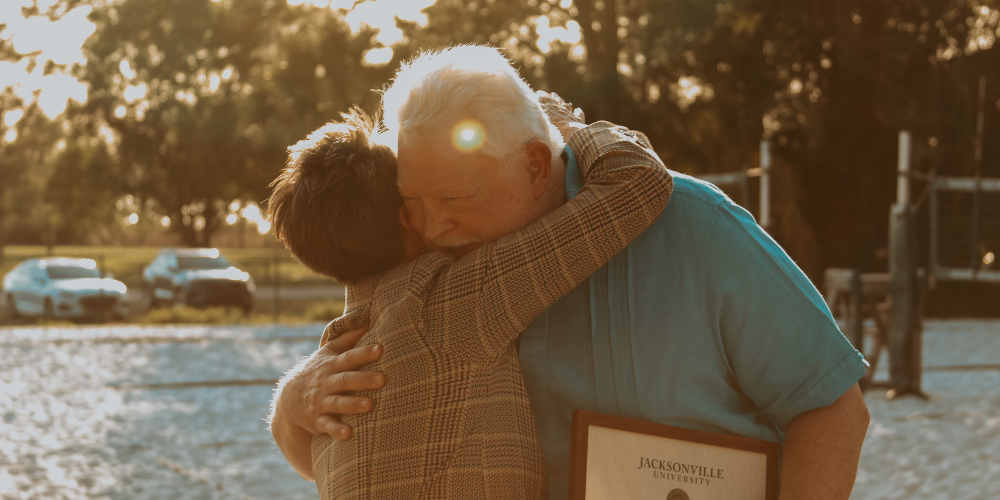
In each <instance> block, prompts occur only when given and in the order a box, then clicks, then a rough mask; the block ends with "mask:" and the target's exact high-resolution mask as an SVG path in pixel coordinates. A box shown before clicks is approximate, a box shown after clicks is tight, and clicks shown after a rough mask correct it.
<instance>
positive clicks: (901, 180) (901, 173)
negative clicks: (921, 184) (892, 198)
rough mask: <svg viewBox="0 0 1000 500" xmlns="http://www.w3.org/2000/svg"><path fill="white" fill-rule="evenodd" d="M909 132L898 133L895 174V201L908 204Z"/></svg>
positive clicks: (904, 204)
mask: <svg viewBox="0 0 1000 500" xmlns="http://www.w3.org/2000/svg"><path fill="white" fill-rule="evenodd" d="M910 151H911V147H910V133H909V132H908V131H906V130H904V131H902V132H900V133H899V165H898V172H897V173H898V175H897V176H896V203H897V204H899V205H903V206H907V207H908V206H910Z"/></svg>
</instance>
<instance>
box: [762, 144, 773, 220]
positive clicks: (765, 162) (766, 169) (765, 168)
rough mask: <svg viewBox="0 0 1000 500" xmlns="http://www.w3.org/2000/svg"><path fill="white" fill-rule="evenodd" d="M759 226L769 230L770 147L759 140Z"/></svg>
mask: <svg viewBox="0 0 1000 500" xmlns="http://www.w3.org/2000/svg"><path fill="white" fill-rule="evenodd" d="M760 227H762V228H764V230H765V231H770V230H771V147H770V143H769V142H768V141H767V140H766V139H765V140H763V141H760Z"/></svg>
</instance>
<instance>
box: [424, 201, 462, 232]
mask: <svg viewBox="0 0 1000 500" xmlns="http://www.w3.org/2000/svg"><path fill="white" fill-rule="evenodd" d="M424 217H425V219H424V239H426V240H433V239H434V238H437V237H439V236H442V235H444V234H445V233H447V232H448V231H451V230H452V229H454V228H455V221H453V220H452V219H451V217H449V216H448V214H447V213H445V211H443V210H439V209H434V208H430V207H428V209H427V210H426V211H425V212H424Z"/></svg>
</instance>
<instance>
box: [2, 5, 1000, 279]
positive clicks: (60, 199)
mask: <svg viewBox="0 0 1000 500" xmlns="http://www.w3.org/2000/svg"><path fill="white" fill-rule="evenodd" d="M425 3H426V4H429V6H428V7H427V8H426V9H424V10H423V11H422V12H416V10H418V9H419V7H422V6H424V5H423V4H418V3H414V2H409V3H408V2H392V1H391V0H361V1H358V2H353V1H340V0H337V1H334V2H333V3H332V5H328V4H327V2H325V1H324V2H319V1H312V2H303V1H302V0H298V1H294V0H293V1H287V0H218V1H213V0H116V1H109V0H91V1H88V0H73V1H72V2H67V1H64V2H62V3H61V4H60V5H61V7H59V9H62V10H58V9H56V10H53V11H52V12H65V11H66V10H67V9H68V8H69V7H72V6H75V5H78V4H90V5H92V6H93V11H92V12H91V13H90V19H91V20H92V21H93V22H94V23H95V24H96V26H97V29H96V31H95V33H94V34H93V35H92V36H91V37H90V38H89V39H88V40H87V42H86V44H85V47H84V49H85V56H86V63H85V64H82V65H77V66H75V67H68V68H59V67H53V68H52V71H67V72H71V73H72V74H73V75H75V76H76V77H77V78H78V79H80V80H81V81H83V82H85V83H86V84H87V86H88V97H87V99H86V102H84V103H82V104H79V105H75V106H71V107H70V108H69V109H68V110H67V112H66V113H65V114H64V116H62V117H61V118H57V119H55V120H51V122H52V124H51V126H50V127H49V128H48V129H45V130H46V131H42V130H39V131H38V132H31V133H28V134H26V133H25V132H24V131H26V130H27V128H25V127H42V128H45V127H44V126H43V124H42V122H44V121H45V120H41V121H31V120H28V119H22V121H21V122H18V125H17V127H19V128H23V129H24V131H22V132H21V133H20V134H19V135H18V136H17V138H16V140H14V141H12V142H5V143H4V144H2V145H0V148H4V149H3V151H4V154H3V156H2V157H0V175H3V176H4V178H5V179H7V180H10V181H11V182H5V183H4V184H5V186H10V185H35V186H37V189H38V192H39V193H41V192H44V193H46V194H45V195H44V196H43V195H41V194H39V195H38V196H36V198H37V199H38V201H39V203H40V204H41V205H44V206H46V207H49V208H48V209H47V210H50V211H51V212H52V214H54V215H52V217H50V220H52V221H55V222H54V223H52V222H50V223H49V224H50V225H51V224H55V225H56V226H59V227H63V226H67V227H68V225H70V221H71V220H74V221H76V220H79V219H81V218H83V219H87V220H91V221H94V222H93V225H94V226H101V225H102V224H103V225H110V224H117V223H119V219H120V217H119V216H118V215H116V213H117V212H116V211H115V209H114V204H115V202H116V201H120V200H121V199H122V197H124V196H131V197H132V198H130V200H132V201H130V203H134V204H135V205H136V206H137V207H138V208H139V209H141V211H142V212H143V217H146V218H149V219H150V220H163V217H168V218H169V220H170V221H172V224H171V228H172V229H173V230H176V231H177V232H178V233H179V234H181V235H182V236H183V238H184V241H186V242H187V243H188V244H190V245H207V244H210V243H211V237H212V235H213V233H214V232H215V231H216V229H217V228H218V227H219V226H220V225H221V224H222V221H223V218H224V217H225V215H226V214H227V212H228V211H230V210H232V203H233V201H234V200H236V201H241V200H242V201H243V202H245V201H258V202H259V201H261V200H263V199H264V198H265V197H266V195H267V185H268V183H269V181H270V180H271V179H272V178H273V177H274V175H275V174H276V172H277V170H278V169H280V168H281V166H282V164H283V161H284V154H285V148H287V147H288V146H289V145H291V144H293V143H294V142H295V141H296V140H298V139H300V138H302V137H304V136H305V134H306V133H308V132H309V131H311V130H313V129H315V128H317V127H318V126H320V125H322V124H323V123H324V122H326V121H328V120H331V119H336V118H337V116H338V114H339V113H340V112H343V111H346V110H347V109H348V108H349V107H350V106H352V105H355V104H358V105H360V106H362V107H363V108H365V109H367V110H369V111H375V110H376V108H377V103H378V94H377V92H375V91H377V90H378V89H380V88H382V87H383V86H384V85H385V84H386V82H387V81H388V79H389V78H391V76H392V74H393V72H394V71H395V69H396V68H397V67H398V65H399V63H400V61H401V60H403V59H405V58H408V57H411V56H413V55H415V54H416V53H417V52H418V51H420V50H425V49H432V48H439V47H444V46H447V45H449V44H455V43H481V44H490V45H494V46H498V47H501V48H503V49H505V50H506V51H507V53H508V54H509V56H510V57H511V58H512V60H513V61H514V62H515V63H516V65H517V66H518V67H519V70H520V72H521V74H522V76H524V77H525V79H526V80H528V81H529V83H531V84H532V85H533V86H535V87H536V88H540V89H547V90H553V91H556V92H558V93H560V94H561V95H563V96H564V97H565V98H566V99H567V100H569V101H572V102H573V103H575V104H576V105H578V106H580V107H582V108H583V109H584V110H585V111H586V113H587V116H588V118H590V119H592V120H594V119H606V120H610V121H613V122H617V123H621V124H623V125H627V126H629V127H632V128H635V129H638V130H642V131H644V132H646V133H647V135H649V137H650V138H651V140H652V141H653V144H654V146H655V147H656V149H657V151H658V153H659V154H660V155H661V157H663V158H664V160H665V161H667V163H668V164H669V165H670V166H671V167H672V168H674V169H676V170H678V171H681V172H687V173H694V174H699V173H709V172H723V171H734V170H740V169H742V168H744V167H754V166H756V164H757V161H758V160H757V158H758V154H759V153H758V150H759V143H760V141H761V140H762V139H768V140H770V141H772V143H773V147H772V150H773V154H774V156H775V158H776V163H775V183H776V188H775V196H776V198H775V205H776V207H775V208H776V225H775V227H774V228H773V230H772V234H773V235H774V236H775V237H776V238H777V239H778V240H779V242H781V243H782V244H783V245H784V246H785V247H786V248H787V249H788V250H789V252H790V253H791V254H792V256H793V257H794V258H795V259H796V260H797V261H798V262H799V264H800V265H801V266H802V267H803V268H804V269H805V270H806V271H807V273H809V274H810V275H811V276H814V277H815V276H817V275H818V273H819V272H820V271H821V270H822V268H823V267H826V266H834V265H836V266H849V267H859V268H862V269H867V270H876V269H879V268H884V266H885V263H884V262H883V261H881V260H880V258H879V257H878V251H877V250H878V249H879V248H881V247H884V246H885V245H886V239H887V227H886V225H887V221H888V217H887V214H888V208H889V204H890V203H891V201H892V200H893V198H894V197H895V171H894V170H895V161H896V159H895V157H896V137H897V134H898V132H899V131H900V130H902V129H907V130H911V131H913V133H914V137H915V143H916V144H917V147H916V153H917V156H916V157H917V158H918V168H919V169H923V170H928V169H934V170H935V171H937V172H938V173H944V174H951V175H967V174H969V173H970V172H971V168H972V160H971V156H972V151H973V147H972V144H973V138H974V127H975V113H976V104H977V103H976V101H977V95H976V94H977V84H978V81H979V78H980V76H985V77H986V78H987V81H988V82H989V87H988V99H987V103H988V106H987V130H988V131H990V133H992V134H994V135H995V134H996V131H997V130H998V129H997V126H998V125H1000V55H998V51H997V49H996V48H994V47H993V45H994V42H995V40H996V37H997V36H998V33H1000V32H998V29H1000V28H998V23H1000V11H998V10H997V6H998V5H997V2H996V1H995V0H983V1H968V0H895V1H890V0H867V1H859V0H847V1H844V0H836V1H834V0H818V1H815V2H795V1H790V0H777V1H769V2H763V1H759V0H722V1H719V2H694V1H689V0H526V1H525V2H505V1H499V0H438V1H436V2H433V3H431V2H425ZM290 4H293V5H290ZM317 4H318V5H317ZM54 9H55V8H54ZM407 9H408V10H407ZM379 12H380V13H381V16H382V17H381V18H378V16H376V15H375V14H373V13H379ZM362 14H365V15H367V16H368V17H365V18H363V19H362ZM362 21H363V22H362ZM365 23H367V24H365ZM0 26H2V25H0ZM0 35H2V29H0ZM18 57H24V55H21V54H16V53H14V52H13V51H12V49H11V47H10V46H9V44H6V43H5V42H4V38H3V37H2V36H0V58H7V59H11V58H18ZM22 101H23V100H18V99H17V98H16V97H15V96H13V95H12V94H11V93H10V92H5V93H4V94H0V108H2V109H3V110H11V109H15V108H25V109H26V111H25V113H26V114H25V116H26V117H28V116H35V115H36V114H37V113H36V112H34V111H31V109H32V108H31V103H26V102H22ZM42 118H44V117H42ZM0 132H3V131H0ZM27 136H31V137H27ZM42 143H44V144H42ZM60 144H61V145H60ZM46 145H47V146H46ZM39 151H48V152H51V153H45V154H44V155H40V153H39ZM41 156H44V158H42V157H41ZM27 165H37V166H38V167H37V168H35V167H31V168H27V167H26V166H27ZM983 165H984V167H983V173H984V175H992V176H1000V141H987V147H986V151H985V153H984V162H983ZM32 183H33V184H32ZM918 187H919V186H918ZM9 191H11V189H9V188H4V192H0V196H3V198H4V200H6V201H5V202H4V203H0V210H2V209H3V207H8V209H7V211H5V212H2V213H0V218H5V219H6V220H7V221H8V224H7V225H6V226H5V227H7V228H8V233H10V229H9V228H12V227H14V226H16V225H18V224H27V225H28V226H30V225H31V224H36V225H37V224H40V222H39V221H34V222H30V221H32V220H34V219H32V217H34V218H36V219H37V218H38V217H37V216H34V215H30V214H23V213H22V214H15V213H13V212H12V211H11V208H12V207H14V206H17V205H19V204H20V203H21V202H12V201H11V196H13V194H11V193H9ZM16 191H19V194H18V196H26V194H25V193H27V192H28V191H30V190H20V189H18V190H16ZM22 191H23V192H22ZM85 192H92V193H93V197H92V198H89V199H92V200H94V202H92V203H91V205H101V206H102V207H104V208H99V207H97V206H87V205H88V203H86V202H85V200H87V199H88V197H87V195H86V194H85ZM4 193H7V194H4ZM738 201H741V202H743V203H744V204H745V205H747V206H748V207H752V206H754V204H755V201H756V200H755V199H753V198H751V199H747V200H738ZM41 205H40V206H41ZM85 206H87V207H86V208H87V209H86V210H83V209H82V208H81V207H85ZM119 215H120V214H119ZM15 219H16V220H17V221H20V222H15ZM60 224H63V226H60ZM73 224H77V222H73ZM39 227H40V226H39ZM0 232H2V230H0ZM112 233H113V232H112ZM112 233H109V234H112ZM58 235H59V237H61V238H65V239H71V240H72V239H79V238H83V237H84V236H83V235H81V234H79V233H78V232H74V231H71V230H68V229H66V228H65V227H64V228H63V229H61V230H59V231H58ZM11 236H13V233H11Z"/></svg>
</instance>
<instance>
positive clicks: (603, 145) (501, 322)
mask: <svg viewBox="0 0 1000 500" xmlns="http://www.w3.org/2000/svg"><path fill="white" fill-rule="evenodd" d="M569 146H570V148H571V150H572V151H574V153H575V154H576V155H577V158H578V162H579V166H580V169H581V171H582V173H583V175H584V180H585V185H584V188H583V190H582V191H580V193H579V195H577V196H576V198H574V199H573V200H571V201H570V202H569V203H567V204H565V205H563V206H561V207H559V208H558V209H556V210H555V211H553V212H552V213H550V214H548V215H546V216H545V217H543V218H542V219H541V220H539V221H538V222H535V223H534V224H532V225H530V226H528V227H527V228H525V229H523V230H521V231H518V232H517V233H514V234H510V235H507V236H504V237H503V238H500V239H499V240H497V241H495V242H493V243H490V244H487V245H484V246H483V247H481V248H479V249H477V250H476V251H475V252H473V253H471V254H469V255H467V256H465V257H464V258H462V259H460V260H458V261H456V262H455V263H453V264H451V265H449V266H447V267H446V268H445V269H444V270H443V271H442V272H441V274H440V275H439V277H438V280H437V282H436V283H435V284H434V286H433V287H432V288H431V289H430V290H429V293H428V295H427V299H426V302H425V307H424V314H425V321H426V322H427V326H428V328H427V335H431V336H435V335H436V336H437V338H436V339H431V340H432V341H436V343H437V344H438V345H439V346H441V347H442V348H443V349H445V350H453V351H454V352H456V353H461V355H462V356H463V357H464V358H465V359H467V360H469V361H474V360H476V359H479V360H482V359H492V358H495V357H496V356H497V355H499V354H500V353H501V352H503V351H504V350H506V349H507V347H508V346H509V344H510V342H511V341H512V340H513V339H514V338H515V337H516V336H517V335H518V334H519V333H520V332H521V331H522V330H523V329H524V327H525V326H526V325H527V324H528V323H529V322H530V321H531V319H532V318H534V317H535V316H536V315H537V314H538V313H539V312H541V311H542V310H543V309H545V308H546V307H548V306H549V305H550V304H552V303H553V302H555V301H556V300H558V299H559V298H560V297H562V296H563V295H565V294H566V293H568V292H569V291H570V290H572V289H573V287H575V286H576V285H578V284H579V283H580V282H582V281H583V280H584V279H586V278H587V277H588V276H590V274H591V273H593V272H594V271H596V270H597V269H598V268H599V267H600V266H602V265H604V263H605V262H607V261H608V260H609V259H611V257H613V256H614V255H615V254H617V253H618V252H620V251H621V250H622V249H623V248H625V246H626V245H628V244H629V243H630V242H631V241H632V240H633V239H634V238H635V237H636V236H638V235H639V234H640V233H642V232H643V231H644V230H646V228H648V227H649V226H650V225H651V224H652V223H653V222H655V221H656V220H657V218H659V216H660V213H661V212H662V211H663V208H664V207H665V206H666V204H667V200H668V199H669V198H670V193H671V190H672V188H673V178H672V177H671V175H670V173H669V172H667V169H666V167H665V166H664V165H663V163H662V162H661V161H660V159H659V158H658V157H657V156H656V153H654V152H653V151H652V148H651V147H650V146H649V142H648V140H647V139H646V138H645V136H643V135H642V134H641V133H638V132H633V131H631V130H628V129H626V128H624V127H618V126H615V125H612V124H610V123H607V122H598V123H595V124H593V125H590V126H588V127H586V128H583V129H581V130H579V131H577V132H576V133H575V134H573V136H572V137H571V138H570V141H569ZM456 330H461V331H462V334H461V335H455V334H454V332H455V331H456ZM470 345H474V346H475V348H473V349H468V347H469V346H470Z"/></svg>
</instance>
